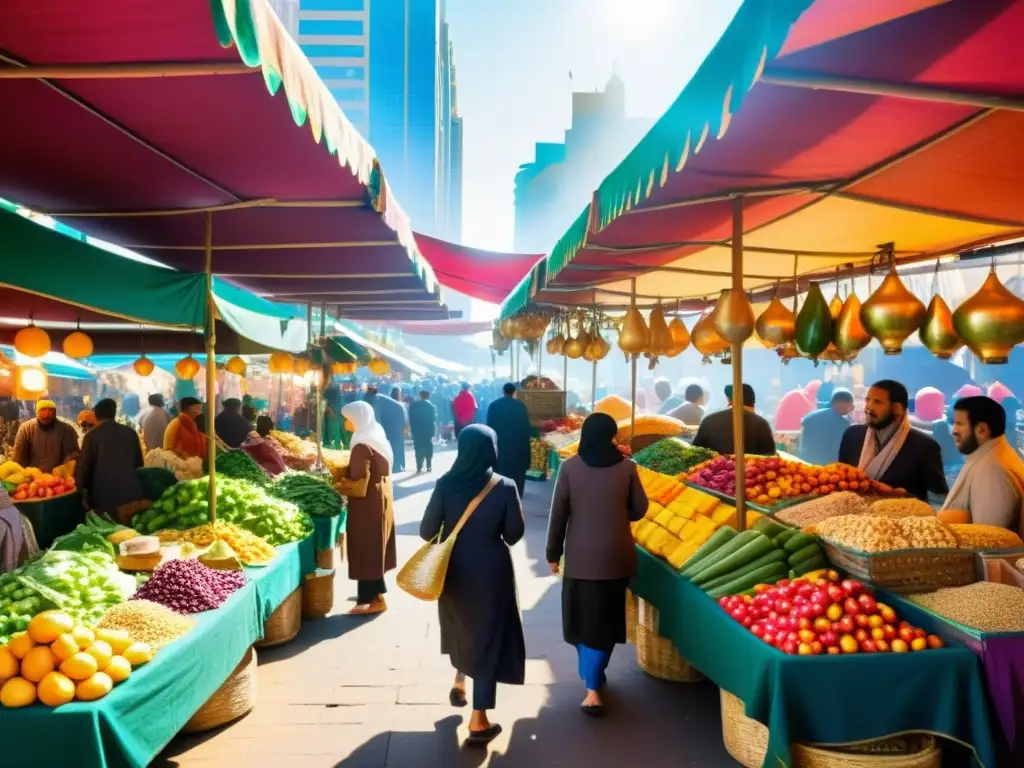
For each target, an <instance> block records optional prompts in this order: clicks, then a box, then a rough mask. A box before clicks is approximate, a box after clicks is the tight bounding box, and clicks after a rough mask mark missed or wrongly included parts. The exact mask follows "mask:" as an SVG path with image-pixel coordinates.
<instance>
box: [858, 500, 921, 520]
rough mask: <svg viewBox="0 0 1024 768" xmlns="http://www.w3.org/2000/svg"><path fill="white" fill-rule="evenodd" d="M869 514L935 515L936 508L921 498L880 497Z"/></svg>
mask: <svg viewBox="0 0 1024 768" xmlns="http://www.w3.org/2000/svg"><path fill="white" fill-rule="evenodd" d="M868 514H869V515H878V516H879V517H935V509H934V508H933V507H932V505H931V504H928V503H927V502H924V501H921V500H920V499H914V498H905V499H878V501H876V502H874V503H873V504H872V505H871V508H870V509H869V510H868Z"/></svg>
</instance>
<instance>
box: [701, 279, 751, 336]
mask: <svg viewBox="0 0 1024 768" xmlns="http://www.w3.org/2000/svg"><path fill="white" fill-rule="evenodd" d="M711 322H712V323H713V324H714V326H715V332H716V333H718V335H719V336H721V337H722V338H723V339H725V340H726V341H728V342H730V343H732V344H742V343H743V342H745V341H746V340H747V339H749V338H750V337H751V335H752V334H753V333H754V324H755V323H754V308H753V307H752V306H751V305H750V300H749V299H747V294H746V293H744V292H742V291H740V292H739V293H736V292H735V291H733V290H732V289H731V288H726V289H725V290H723V291H722V293H721V294H720V295H719V297H718V301H717V302H716V304H715V310H714V312H712V313H711Z"/></svg>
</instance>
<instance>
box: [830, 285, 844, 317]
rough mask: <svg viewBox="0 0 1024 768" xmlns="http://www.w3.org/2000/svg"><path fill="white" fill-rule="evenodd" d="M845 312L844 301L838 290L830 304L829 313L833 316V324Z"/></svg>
mask: <svg viewBox="0 0 1024 768" xmlns="http://www.w3.org/2000/svg"><path fill="white" fill-rule="evenodd" d="M842 311H843V300H842V299H841V298H839V290H838V289H836V293H835V295H834V296H833V297H832V299H831V300H830V301H829V303H828V313H829V314H830V315H832V322H835V321H836V320H838V319H839V313H840V312H842Z"/></svg>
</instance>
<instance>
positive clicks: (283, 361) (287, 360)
mask: <svg viewBox="0 0 1024 768" xmlns="http://www.w3.org/2000/svg"><path fill="white" fill-rule="evenodd" d="M268 367H269V368H270V372H271V373H291V372H292V371H294V370H295V365H294V363H293V362H292V356H291V355H289V354H288V353H287V352H274V353H273V354H272V355H271V356H270V363H269V365H268Z"/></svg>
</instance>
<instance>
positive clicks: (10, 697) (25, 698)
mask: <svg viewBox="0 0 1024 768" xmlns="http://www.w3.org/2000/svg"><path fill="white" fill-rule="evenodd" d="M35 700H36V687H35V686H34V685H33V684H32V683H30V682H29V681H28V680H26V679H25V678H23V677H12V678H11V679H10V680H8V681H7V682H6V683H4V687H3V688H0V705H3V706H5V707H8V708H10V709H14V708H15V707H27V706H28V705H29V704H34V703H35Z"/></svg>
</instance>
